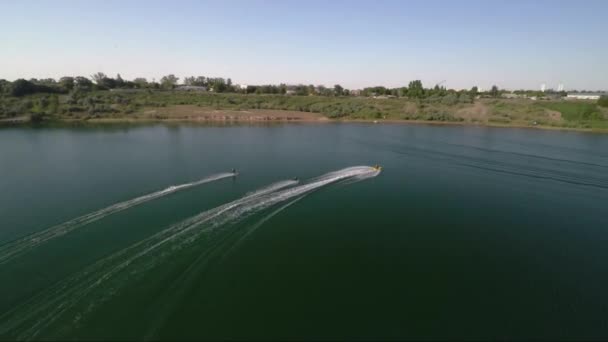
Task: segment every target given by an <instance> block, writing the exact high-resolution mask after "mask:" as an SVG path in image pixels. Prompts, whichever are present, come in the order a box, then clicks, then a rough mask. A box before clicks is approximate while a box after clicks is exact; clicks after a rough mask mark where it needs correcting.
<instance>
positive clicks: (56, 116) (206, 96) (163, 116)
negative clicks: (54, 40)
mask: <svg viewBox="0 0 608 342" xmlns="http://www.w3.org/2000/svg"><path fill="white" fill-rule="evenodd" d="M446 99H449V97H448V96H446V97H443V98H432V97H429V98H426V99H409V98H383V99H380V98H370V97H352V96H351V97H327V96H285V95H252V94H250V95H243V94H210V93H179V92H150V93H118V94H117V93H115V92H92V93H90V94H85V95H81V97H78V98H77V99H75V98H74V96H72V95H66V96H63V95H61V96H57V95H52V96H50V97H49V96H46V95H40V96H30V97H23V98H7V99H5V100H4V101H5V105H4V108H5V109H6V108H8V111H6V110H5V112H4V113H3V116H1V117H0V123H1V124H5V125H15V124H27V123H29V122H51V121H52V122H79V123H89V122H90V123H106V122H110V123H115V122H161V121H162V122H210V123H211V122H215V123H217V122H227V123H253V122H385V123H416V124H418V123H422V124H441V125H446V124H447V125H472V126H492V127H524V128H541V129H554V130H575V131H594V132H608V108H606V107H601V106H599V105H597V104H596V103H594V102H590V101H566V100H552V101H550V100H538V101H534V100H529V99H500V98H477V99H472V98H464V99H463V100H462V101H461V100H460V99H459V100H458V101H457V102H450V101H446ZM0 114H2V113H0ZM25 118H29V119H25Z"/></svg>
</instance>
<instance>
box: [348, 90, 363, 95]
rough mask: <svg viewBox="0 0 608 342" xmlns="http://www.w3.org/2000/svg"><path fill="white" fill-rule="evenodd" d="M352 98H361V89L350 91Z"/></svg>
mask: <svg viewBox="0 0 608 342" xmlns="http://www.w3.org/2000/svg"><path fill="white" fill-rule="evenodd" d="M350 94H351V95H352V96H361V89H353V90H351V91H350Z"/></svg>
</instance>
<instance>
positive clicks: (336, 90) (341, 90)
mask: <svg viewBox="0 0 608 342" xmlns="http://www.w3.org/2000/svg"><path fill="white" fill-rule="evenodd" d="M343 94H344V88H342V86H341V85H339V84H336V85H335V86H334V95H335V96H342V95H343Z"/></svg>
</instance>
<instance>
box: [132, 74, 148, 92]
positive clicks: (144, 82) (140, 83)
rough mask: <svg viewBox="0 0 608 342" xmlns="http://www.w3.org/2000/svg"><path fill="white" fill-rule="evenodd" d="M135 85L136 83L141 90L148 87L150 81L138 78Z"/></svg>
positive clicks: (134, 81)
mask: <svg viewBox="0 0 608 342" xmlns="http://www.w3.org/2000/svg"><path fill="white" fill-rule="evenodd" d="M133 83H135V86H136V87H137V88H140V89H143V88H147V87H148V80H146V79H145V78H143V77H138V78H136V79H134V80H133Z"/></svg>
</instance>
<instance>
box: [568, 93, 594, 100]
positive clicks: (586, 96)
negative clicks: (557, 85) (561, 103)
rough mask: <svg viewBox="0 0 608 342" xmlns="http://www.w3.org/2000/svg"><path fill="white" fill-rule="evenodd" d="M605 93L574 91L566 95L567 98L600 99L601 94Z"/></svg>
mask: <svg viewBox="0 0 608 342" xmlns="http://www.w3.org/2000/svg"><path fill="white" fill-rule="evenodd" d="M602 95H603V94H597V93H573V94H568V95H567V96H566V99H568V100H599V99H600V96H602Z"/></svg>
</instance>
